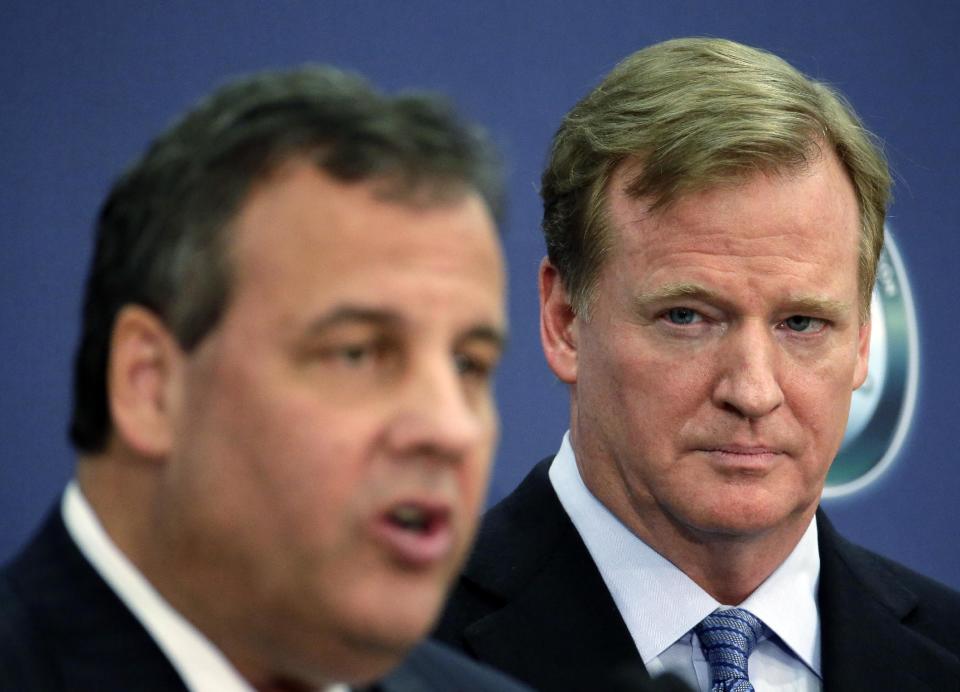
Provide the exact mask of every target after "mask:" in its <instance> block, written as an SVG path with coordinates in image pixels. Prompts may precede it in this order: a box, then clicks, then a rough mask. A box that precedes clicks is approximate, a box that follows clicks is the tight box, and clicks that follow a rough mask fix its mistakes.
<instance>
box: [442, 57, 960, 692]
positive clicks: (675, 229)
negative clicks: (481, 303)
mask: <svg viewBox="0 0 960 692" xmlns="http://www.w3.org/2000/svg"><path fill="white" fill-rule="evenodd" d="M889 186H890V177H889V174H888V170H887V165H886V163H885V161H884V159H883V157H882V155H881V154H880V152H879V151H878V149H877V147H876V146H875V145H874V144H873V143H872V141H871V138H870V136H869V134H868V133H867V132H866V131H865V130H864V129H863V127H862V126H861V124H860V122H859V120H858V119H857V117H856V115H855V114H854V113H853V112H852V110H851V109H850V108H849V107H848V106H847V105H846V104H845V102H844V101H843V100H842V98H841V97H840V96H839V95H838V94H837V93H836V92H834V91H832V90H831V89H830V88H828V87H826V86H825V85H823V84H820V83H817V82H814V81H812V80H810V79H808V78H807V77H805V76H803V75H801V74H800V73H798V72H797V71H796V70H795V69H794V68H792V67H791V66H789V65H787V64H786V63H785V62H783V61H782V60H780V59H779V58H777V57H775V56H773V55H770V54H769V53H766V52H764V51H760V50H755V49H752V48H749V47H746V46H742V45H738V44H736V43H732V42H730V41H724V40H712V39H683V40H676V41H669V42H666V43H663V44H659V45H656V46H653V47H650V48H648V49H646V50H642V51H640V52H638V53H636V54H634V55H632V56H630V57H629V58H627V59H626V60H625V61H624V62H623V63H621V64H620V65H619V66H618V67H617V68H616V69H615V70H614V71H613V72H612V73H611V74H610V75H609V76H608V77H607V78H606V79H605V80H604V82H603V83H602V84H601V85H600V86H599V87H597V88H596V89H595V90H594V91H593V92H592V93H591V94H589V95H588V96H587V97H586V98H585V99H583V100H582V101H581V102H580V103H579V104H577V106H576V107H575V108H574V109H573V110H572V111H571V113H570V114H569V115H568V116H567V117H566V119H565V120H564V122H563V124H562V125H561V127H560V130H559V131H558V133H557V135H556V137H555V139H554V143H553V149H552V153H551V157H550V161H549V163H548V166H547V170H546V172H545V174H544V177H543V188H542V195H543V200H544V221H543V228H544V232H545V235H546V242H547V253H548V256H547V258H546V259H544V260H543V262H542V264H541V267H540V275H539V285H540V306H541V322H540V328H541V336H542V342H543V348H544V352H545V354H546V358H547V361H548V363H549V365H550V367H551V369H552V370H553V372H554V373H555V374H556V375H557V377H558V378H560V380H562V381H563V382H565V383H567V385H568V386H569V391H570V398H571V405H570V430H569V433H568V435H566V436H565V437H564V439H563V442H562V444H561V447H560V451H559V452H558V453H557V454H556V455H555V456H554V457H551V458H549V459H547V460H544V461H543V462H542V463H541V464H539V465H538V466H537V467H536V468H535V470H534V471H533V472H532V473H531V474H530V476H528V478H527V479H526V480H525V481H524V482H523V484H522V485H521V486H520V487H519V488H518V489H517V490H516V491H515V492H514V493H513V494H512V495H511V496H510V497H508V498H507V499H506V500H504V501H503V502H502V503H501V504H500V505H498V506H497V507H495V508H494V509H493V510H492V511H491V512H490V513H489V515H488V516H487V518H486V519H485V522H484V526H483V529H482V530H481V533H480V536H479V538H478V542H477V546H476V549H475V553H474V556H473V557H472V558H471V560H470V561H469V562H468V565H467V567H466V570H465V575H464V577H463V578H462V579H461V581H460V582H459V584H458V587H457V588H456V590H455V594H454V597H453V600H452V604H451V605H450V607H449V610H448V612H447V613H446V615H445V617H444V620H443V623H442V626H441V628H440V632H441V633H442V635H443V636H444V637H445V638H446V639H448V640H450V641H451V642H454V643H456V644H457V645H459V646H461V647H463V648H464V649H465V650H467V651H468V652H470V653H471V654H473V655H474V656H475V657H477V658H479V659H480V660H483V661H486V662H489V663H491V664H493V665H495V666H498V667H500V668H502V669H504V670H506V671H509V672H510V673H512V674H514V675H515V676H516V677H518V678H519V679H521V680H525V681H527V682H529V683H531V684H532V685H534V686H535V687H539V688H541V689H549V690H582V689H589V685H590V681H591V680H595V679H597V678H598V677H599V676H601V675H602V674H603V673H604V671H606V670H610V669H614V668H617V667H624V666H626V667H629V666H631V665H639V664H640V663H642V665H643V666H645V668H646V669H647V671H649V672H650V673H659V672H661V671H665V670H666V671H673V672H674V673H676V674H678V675H679V676H680V677H682V678H684V679H685V680H686V681H687V682H688V683H689V684H691V685H693V686H694V687H695V688H696V689H699V690H711V689H712V690H734V689H735V690H739V691H743V690H753V689H757V690H761V691H766V690H819V689H827V690H843V691H848V690H869V689H898V690H905V689H909V690H919V689H923V690H945V689H957V685H958V680H960V660H958V653H960V624H958V623H960V595H958V594H956V593H955V592H952V591H950V590H949V589H947V588H945V587H943V586H941V585H938V584H936V583H934V582H932V581H930V580H928V579H926V578H924V577H921V576H919V575H917V574H915V573H913V572H910V571H909V570H907V569H905V568H904V567H901V566H899V565H896V564H894V563H892V562H890V561H888V560H885V559H884V558H881V557H879V556H877V555H874V554H872V553H869V552H867V551H865V550H863V549H861V548H858V547H856V546H853V545H851V544H850V543H847V542H846V541H844V540H843V539H842V538H840V537H839V536H838V535H837V534H836V532H835V531H834V529H833V528H832V527H831V525H830V523H829V522H828V521H827V519H826V517H825V516H824V515H823V513H822V512H818V504H819V501H820V495H821V492H822V490H823V486H824V482H825V478H826V474H827V470H828V469H829V467H830V463H831V461H832V460H833V458H834V456H835V455H836V453H837V450H838V449H839V447H840V443H841V440H842V438H843V432H844V427H845V424H846V419H847V413H848V410H849V406H850V398H851V393H852V392H853V391H854V390H855V389H856V388H857V387H859V386H860V385H861V384H862V383H863V381H864V378H865V377H866V374H867V355H868V353H867V352H868V346H869V337H870V297H871V292H872V288H873V283H874V276H875V272H876V267H877V261H878V258H879V255H880V251H881V248H882V245H883V223H884V216H885V212H886V206H887V201H888V195H889Z"/></svg>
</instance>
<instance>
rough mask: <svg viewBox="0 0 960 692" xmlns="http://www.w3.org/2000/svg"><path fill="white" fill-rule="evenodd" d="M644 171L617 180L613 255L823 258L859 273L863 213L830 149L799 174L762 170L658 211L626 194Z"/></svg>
mask: <svg viewBox="0 0 960 692" xmlns="http://www.w3.org/2000/svg"><path fill="white" fill-rule="evenodd" d="M638 166H639V164H638V163H636V162H628V163H627V164H625V165H622V166H621V167H620V168H618V169H617V170H616V171H615V172H614V175H613V176H612V178H611V185H610V194H609V195H608V225H609V227H610V238H609V242H610V244H611V246H612V249H613V250H614V253H613V254H614V255H615V256H616V255H619V254H621V253H624V252H627V253H631V254H633V255H635V256H636V257H638V258H647V259H651V260H652V259H654V258H656V257H659V256H664V255H669V254H671V253H681V254H687V255H689V258H690V259H694V258H695V257H696V256H698V255H699V256H702V257H703V258H709V257H710V256H717V257H727V258H734V257H739V258H742V259H744V260H747V259H754V260H758V261H760V260H762V259H763V258H764V257H767V258H769V259H772V260H777V261H785V260H795V261H802V262H808V261H817V260H819V261H824V262H842V264H841V265H839V266H842V267H844V268H849V269H850V271H851V272H853V273H854V274H856V266H857V265H856V255H857V250H858V239H859V232H860V231H859V209H858V206H857V201H856V195H855V192H854V189H853V185H852V183H851V182H850V180H849V177H848V175H847V173H846V172H845V171H844V169H843V168H842V166H841V164H840V162H839V161H838V160H837V159H836V156H835V155H834V154H832V153H830V152H828V153H825V154H823V155H821V156H819V157H818V158H816V159H814V160H813V161H812V162H811V163H810V165H808V166H806V167H804V168H801V169H799V170H792V171H782V172H772V173H760V172H758V173H756V174H754V175H752V176H748V177H746V178H744V179H741V180H735V181H731V182H730V184H721V185H716V186H713V187H709V188H707V189H703V190H699V191H694V192H690V193H687V194H685V195H683V196H681V197H679V198H678V199H676V200H674V201H672V202H671V203H670V204H669V205H666V206H664V207H662V208H657V209H653V210H651V208H650V207H651V205H650V201H649V200H646V199H643V198H640V199H637V198H634V197H632V196H631V195H630V194H629V193H628V192H627V188H628V186H629V184H630V182H631V181H632V179H633V178H634V177H635V175H636V172H637V167H638ZM848 262H849V264H848Z"/></svg>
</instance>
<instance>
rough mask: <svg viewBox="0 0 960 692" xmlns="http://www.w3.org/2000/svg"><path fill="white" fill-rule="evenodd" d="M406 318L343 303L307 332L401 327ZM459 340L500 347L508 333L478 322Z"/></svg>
mask: <svg viewBox="0 0 960 692" xmlns="http://www.w3.org/2000/svg"><path fill="white" fill-rule="evenodd" d="M404 321H405V320H404V319H403V317H402V316H401V315H399V314H397V313H396V312H394V311H392V310H386V309H381V308H370V307H363V306H357V305H341V306H339V307H336V308H334V309H333V310H331V311H329V312H327V313H325V314H324V315H322V316H320V317H319V318H317V319H316V320H314V321H313V322H311V323H310V325H309V326H308V327H307V334H310V335H319V334H322V333H323V332H325V331H327V330H328V329H332V328H335V327H339V326H341V325H346V324H365V325H368V326H371V327H382V328H389V329H399V328H400V327H401V326H402V325H403V323H404ZM457 341H461V342H462V341H484V342H488V343H490V344H492V345H494V346H496V347H497V348H498V349H500V350H503V349H504V348H505V347H506V343H507V335H506V332H505V331H504V330H502V329H499V328H497V327H495V326H493V325H490V324H478V325H475V326H473V327H471V328H469V329H467V330H466V331H465V332H464V333H463V334H461V335H459V336H458V337H457Z"/></svg>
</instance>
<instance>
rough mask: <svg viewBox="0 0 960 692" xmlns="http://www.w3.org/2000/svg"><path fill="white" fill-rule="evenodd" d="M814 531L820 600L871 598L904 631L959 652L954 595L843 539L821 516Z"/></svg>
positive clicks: (959, 603) (959, 604)
mask: <svg viewBox="0 0 960 692" xmlns="http://www.w3.org/2000/svg"><path fill="white" fill-rule="evenodd" d="M818 530H819V533H820V560H821V596H823V595H824V593H830V594H833V595H834V596H835V598H834V600H836V601H839V600H840V599H841V598H844V597H848V596H852V595H853V594H857V595H858V597H859V598H872V599H873V600H874V601H875V602H876V603H877V604H878V606H879V607H882V608H884V609H885V610H886V611H887V612H889V613H890V614H891V615H893V616H894V617H896V618H899V619H900V620H901V621H902V622H903V624H904V625H906V626H907V627H908V628H909V629H911V630H913V631H915V632H917V633H918V634H922V635H923V636H925V637H928V638H930V639H932V640H934V641H936V642H938V643H939V644H940V645H941V646H943V647H945V648H947V649H949V650H951V651H953V652H960V592H958V591H956V590H955V589H952V588H950V587H949V586H947V585H945V584H942V583H940V582H938V581H936V580H935V579H931V578H930V577H927V576H925V575H923V574H920V573H919V572H917V571H915V570H913V569H911V568H909V567H907V566H905V565H902V564H900V563H899V562H896V561H894V560H891V559H890V558H887V557H884V556H883V555H880V554H878V553H875V552H873V551H872V550H868V549H867V548H864V547H862V546H860V545H857V544H855V543H853V542H851V541H849V540H847V539H845V538H843V537H842V536H840V535H839V534H838V533H837V532H836V530H835V529H834V528H833V526H832V525H831V524H830V522H829V521H827V520H826V517H825V516H824V515H823V514H822V513H821V514H820V515H819V516H818ZM838 585H844V586H845V587H846V588H840V587H838ZM833 606H834V607H840V604H839V603H834V604H833Z"/></svg>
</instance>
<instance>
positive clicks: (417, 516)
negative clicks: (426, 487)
mask: <svg viewBox="0 0 960 692" xmlns="http://www.w3.org/2000/svg"><path fill="white" fill-rule="evenodd" d="M390 518H391V519H393V520H394V521H395V522H396V523H397V524H399V525H400V526H402V527H403V528H405V529H412V530H415V531H422V530H423V529H425V528H426V525H427V516H426V514H425V513H424V512H423V511H422V510H421V509H420V508H419V507H414V506H412V505H402V506H400V507H397V508H396V509H394V510H393V511H392V512H390Z"/></svg>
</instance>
